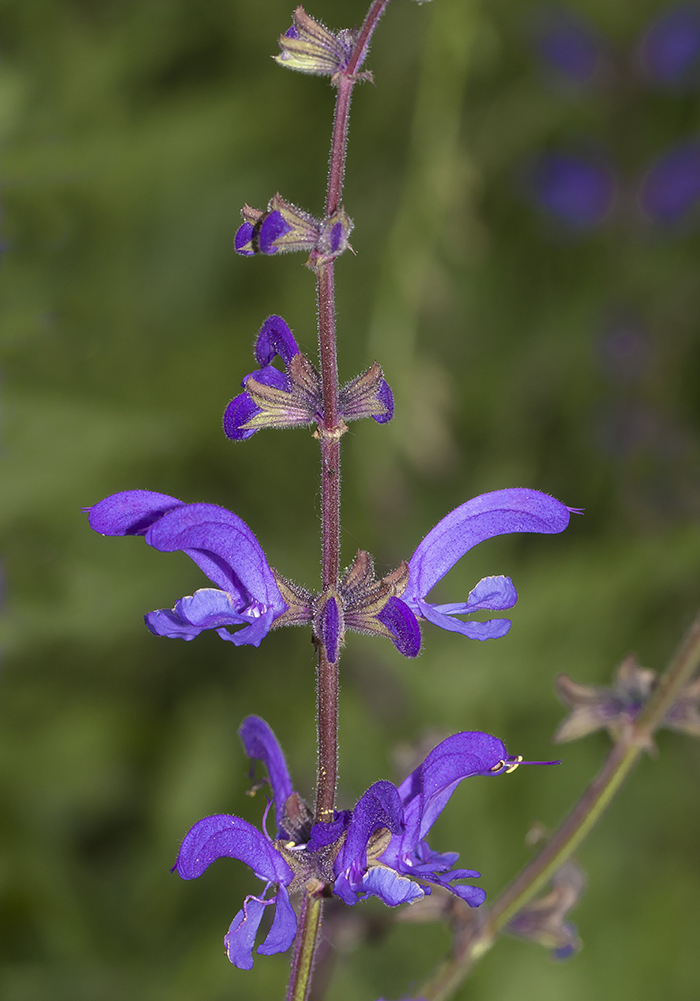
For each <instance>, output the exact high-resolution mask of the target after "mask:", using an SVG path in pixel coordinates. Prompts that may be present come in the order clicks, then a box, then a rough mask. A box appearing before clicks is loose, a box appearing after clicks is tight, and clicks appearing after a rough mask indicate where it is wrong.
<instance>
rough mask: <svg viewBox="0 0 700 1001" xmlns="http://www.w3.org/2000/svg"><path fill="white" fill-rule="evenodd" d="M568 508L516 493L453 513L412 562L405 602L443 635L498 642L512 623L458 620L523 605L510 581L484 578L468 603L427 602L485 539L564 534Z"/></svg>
mask: <svg viewBox="0 0 700 1001" xmlns="http://www.w3.org/2000/svg"><path fill="white" fill-rule="evenodd" d="M575 511H576V509H575V508H568V507H566V506H565V505H564V504H562V503H560V502H559V501H558V500H555V499H554V497H550V496H549V495H548V494H543V493H540V492H539V490H527V489H524V488H515V489H510V490H494V491H492V492H491V493H487V494H481V496H479V497H474V498H473V499H472V500H469V501H467V502H466V503H465V504H461V505H460V506H459V507H457V508H455V509H454V511H451V512H450V513H449V514H448V515H447V516H446V517H445V518H443V519H442V521H439V522H438V523H437V525H436V526H435V528H433V529H431V531H430V532H428V534H427V535H426V537H425V538H424V539H423V541H422V542H421V544H420V545H419V546H418V548H417V549H416V551H415V552H414V554H413V556H412V557H411V559H410V560H409V562H408V568H409V575H408V584H407V585H406V589H405V590H404V591H403V593H402V594H401V595H400V599H401V602H402V603H403V604H404V605H406V606H407V607H408V608H409V609H411V611H412V612H413V613H414V614H415V615H417V616H418V617H421V618H424V619H427V620H428V621H429V622H432V623H433V624H434V625H436V626H440V628H441V629H447V630H449V631H450V632H456V633H462V635H464V636H468V637H469V638H470V639H478V640H487V639H495V638H498V637H500V636H505V634H506V633H507V632H508V630H509V629H510V620H509V619H490V620H489V621H488V622H463V621H462V620H461V619H458V618H455V616H457V615H468V614H469V613H471V612H479V611H482V610H484V609H489V610H492V611H503V610H504V609H506V608H512V606H513V605H514V604H515V603H516V601H517V600H518V594H517V591H516V590H515V588H514V587H513V582H512V581H511V579H510V577H503V576H500V577H484V578H483V579H482V580H480V581H479V583H478V584H477V585H476V587H474V588H473V590H472V591H471V592H470V594H469V597H468V598H467V600H466V602H457V603H452V604H447V605H431V604H429V603H428V602H427V601H426V597H427V596H428V594H429V593H430V591H431V590H432V589H433V587H434V586H435V585H436V584H437V582H438V581H439V580H441V579H442V578H443V577H444V576H445V574H446V573H447V572H448V570H451V569H452V567H453V566H454V565H455V563H457V561H458V560H460V559H461V558H462V556H464V555H465V553H468V552H469V550H470V549H472V548H473V547H474V546H476V545H477V544H478V543H479V542H483V541H484V540H485V539H491V538H493V537H494V536H496V535H507V534H509V533H511V532H541V533H544V534H548V535H551V534H555V533H557V532H563V531H564V529H565V528H566V526H567V525H568V524H569V514H570V512H575Z"/></svg>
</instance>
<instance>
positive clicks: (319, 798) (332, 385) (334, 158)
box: [316, 0, 389, 820]
mask: <svg viewBox="0 0 700 1001" xmlns="http://www.w3.org/2000/svg"><path fill="white" fill-rule="evenodd" d="M388 3H389V0H374V3H373V4H372V5H371V7H370V9H369V11H368V13H367V17H366V18H365V20H364V23H363V25H362V28H361V29H360V34H359V36H358V39H357V43H356V45H355V48H354V50H353V53H352V55H351V57H350V61H349V63H348V65H347V68H346V69H345V70H343V71H342V72H341V73H340V76H339V79H338V82H337V86H338V92H337V96H336V103H335V115H334V118H333V138H332V141H331V155H330V167H329V171H328V188H327V192H326V215H332V214H333V213H334V212H335V211H337V209H338V208H339V206H340V203H341V196H342V191H343V178H344V176H345V158H346V151H347V138H348V122H349V116H350V100H351V97H352V88H353V86H354V85H355V82H356V77H355V73H356V71H357V70H358V68H359V67H360V66H361V63H362V60H363V59H364V57H365V55H366V53H367V48H368V46H369V43H370V40H371V38H372V33H373V31H374V29H375V27H376V26H377V23H378V21H379V18H380V17H381V15H382V13H383V12H384V8H385V7H386V6H387V4H388ZM316 296H317V303H318V341H319V352H320V357H321V378H322V384H323V409H324V419H323V425H322V427H321V428H320V437H321V498H322V500H321V539H322V542H321V548H322V554H323V555H322V560H323V564H322V580H323V589H324V591H325V590H326V589H327V588H337V586H338V575H339V570H340V435H341V434H342V425H340V424H339V422H338V360H337V348H336V331H335V279H334V272H333V262H332V261H330V262H328V263H325V264H321V265H319V266H318V270H317V281H316ZM317 711H318V784H317V787H316V819H317V820H332V819H333V810H334V807H335V789H336V782H337V770H338V659H337V658H336V662H335V663H331V661H330V660H329V659H328V656H327V653H326V651H325V649H324V648H323V646H321V647H320V649H319V660H318V688H317Z"/></svg>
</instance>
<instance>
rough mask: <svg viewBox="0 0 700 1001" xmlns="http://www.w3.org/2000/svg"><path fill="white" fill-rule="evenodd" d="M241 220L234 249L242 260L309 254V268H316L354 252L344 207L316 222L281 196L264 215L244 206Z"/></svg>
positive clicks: (259, 210)
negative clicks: (347, 252)
mask: <svg viewBox="0 0 700 1001" xmlns="http://www.w3.org/2000/svg"><path fill="white" fill-rule="evenodd" d="M241 216H242V217H243V224H242V225H241V226H239V228H238V230H237V231H236V235H235V238H234V248H235V250H236V253H238V254H241V256H243V257H254V256H255V255H256V254H266V255H267V256H270V255H274V254H287V253H295V252H297V251H304V252H306V253H308V254H309V260H308V261H307V264H308V265H309V267H311V268H316V267H318V266H319V265H320V264H323V263H328V261H332V260H334V259H335V258H336V257H338V256H339V255H340V254H342V253H344V252H345V251H346V250H351V249H352V248H351V247H350V243H349V237H350V233H351V232H352V228H353V223H352V219H350V218H349V217H348V215H347V213H346V212H345V209H344V208H343V207H342V205H341V206H340V207H339V208H338V209H337V211H335V212H334V213H333V214H332V215H330V216H327V217H326V218H324V219H316V218H315V217H314V216H312V215H310V213H308V212H305V211H304V210H303V209H300V208H298V207H297V206H296V205H293V204H292V203H291V202H288V201H287V200H286V199H284V198H282V196H281V195H280V194H279V192H278V193H277V194H276V195H274V196H273V197H272V198H271V199H270V201H269V202H268V204H267V209H266V210H265V211H262V210H261V209H255V208H252V207H251V206H250V205H244V206H243V208H242V209H241Z"/></svg>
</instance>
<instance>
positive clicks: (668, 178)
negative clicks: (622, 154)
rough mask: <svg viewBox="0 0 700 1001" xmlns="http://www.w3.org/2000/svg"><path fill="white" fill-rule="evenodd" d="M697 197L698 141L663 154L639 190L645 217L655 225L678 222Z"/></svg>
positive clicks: (699, 172) (699, 183) (699, 185)
mask: <svg viewBox="0 0 700 1001" xmlns="http://www.w3.org/2000/svg"><path fill="white" fill-rule="evenodd" d="M699 198H700V139H691V140H689V141H687V142H684V143H681V144H680V145H678V146H675V147H674V148H672V149H670V150H668V151H667V152H665V153H663V154H662V155H661V156H660V157H659V158H658V159H657V160H656V161H655V162H654V163H653V164H652V165H651V166H650V167H649V169H648V171H647V173H646V175H645V177H644V179H643V181H642V183H641V186H640V190H639V202H640V205H641V208H642V210H643V212H644V213H645V214H646V216H647V217H648V218H649V219H650V220H651V221H652V222H655V223H658V224H659V225H667V226H672V225H673V224H675V223H678V222H680V221H681V220H682V218H683V216H685V215H686V214H687V213H688V212H689V211H690V210H691V209H692V208H693V207H694V206H695V205H696V204H697V202H698V199H699Z"/></svg>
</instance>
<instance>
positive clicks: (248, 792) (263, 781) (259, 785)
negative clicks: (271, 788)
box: [245, 779, 267, 796]
mask: <svg viewBox="0 0 700 1001" xmlns="http://www.w3.org/2000/svg"><path fill="white" fill-rule="evenodd" d="M266 785H267V779H259V780H258V781H257V782H254V783H253V785H252V786H251V787H250V789H246V791H245V794H246V796H254V795H255V794H256V792H260V790H261V789H262V788H263V786H266Z"/></svg>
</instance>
